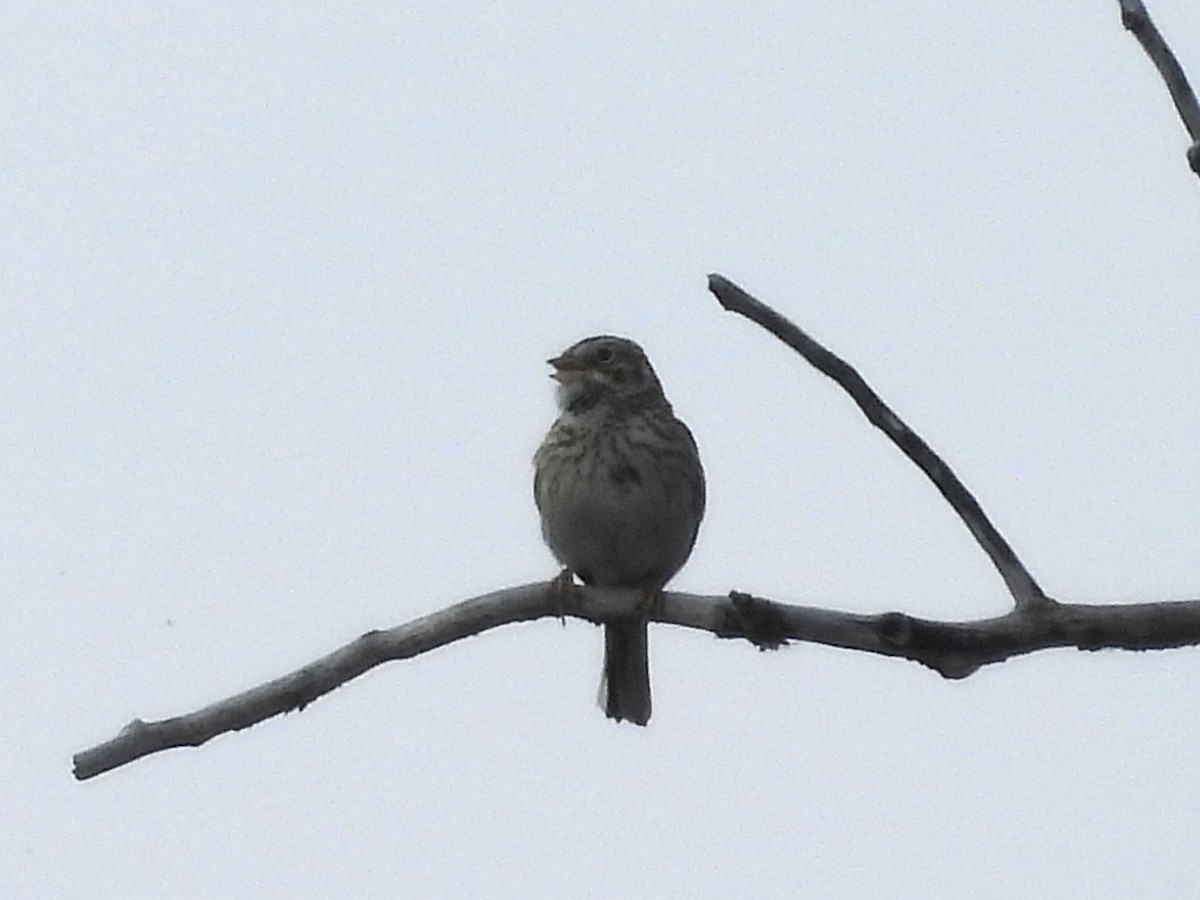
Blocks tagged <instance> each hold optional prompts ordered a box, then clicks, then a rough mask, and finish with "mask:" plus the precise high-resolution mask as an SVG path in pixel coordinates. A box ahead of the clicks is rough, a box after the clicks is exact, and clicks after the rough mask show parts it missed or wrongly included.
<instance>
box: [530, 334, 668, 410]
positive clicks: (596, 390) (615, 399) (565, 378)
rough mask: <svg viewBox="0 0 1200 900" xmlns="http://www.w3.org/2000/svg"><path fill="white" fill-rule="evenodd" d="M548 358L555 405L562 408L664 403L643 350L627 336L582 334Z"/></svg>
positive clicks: (660, 388) (660, 385) (660, 386)
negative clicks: (555, 392) (555, 395)
mask: <svg viewBox="0 0 1200 900" xmlns="http://www.w3.org/2000/svg"><path fill="white" fill-rule="evenodd" d="M547 362H549V363H550V365H551V366H553V367H554V371H553V372H551V373H550V377H551V378H553V379H554V380H556V381H557V382H558V405H559V408H560V409H562V410H563V411H564V412H576V413H578V412H583V411H585V410H587V409H590V408H592V407H594V406H597V405H600V404H606V403H607V404H610V405H617V406H622V405H634V406H636V405H640V404H643V403H645V404H651V405H652V404H655V403H666V397H664V396H663V389H662V384H661V383H660V382H659V380H658V376H657V375H655V374H654V369H653V367H652V366H651V365H650V360H649V359H647V358H646V353H645V351H643V350H642V348H641V347H639V346H638V345H637V344H635V343H634V342H633V341H631V340H629V339H628V338H621V337H613V336H612V335H607V334H605V335H599V336H597V337H590V338H584V339H583V340H582V341H579V342H578V343H576V344H572V345H571V346H570V347H568V348H567V349H566V350H565V351H563V353H562V354H561V355H559V356H556V357H554V358H553V359H550V360H547Z"/></svg>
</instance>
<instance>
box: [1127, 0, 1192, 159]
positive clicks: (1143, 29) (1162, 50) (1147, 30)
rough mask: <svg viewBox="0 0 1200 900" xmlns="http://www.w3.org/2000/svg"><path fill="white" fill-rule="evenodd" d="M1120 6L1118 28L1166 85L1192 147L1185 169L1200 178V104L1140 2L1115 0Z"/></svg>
mask: <svg viewBox="0 0 1200 900" xmlns="http://www.w3.org/2000/svg"><path fill="white" fill-rule="evenodd" d="M1118 3H1119V4H1120V6H1121V24H1122V25H1124V26H1125V28H1126V30H1128V31H1131V32H1133V36H1134V37H1136V38H1137V39H1138V43H1140V44H1141V45H1142V49H1143V50H1145V51H1146V55H1147V56H1149V57H1150V61H1151V62H1153V63H1154V65H1155V67H1156V68H1157V69H1158V74H1159V75H1161V76H1162V79H1163V81H1164V82H1166V85H1167V90H1168V91H1170V93H1171V100H1172V102H1174V104H1175V109H1176V110H1177V111H1178V112H1179V118H1180V119H1182V120H1183V126H1184V127H1185V128H1186V129H1187V130H1188V134H1189V135H1191V138H1192V146H1191V147H1190V148H1188V154H1187V158H1188V165H1190V166H1191V168H1192V171H1193V172H1195V173H1196V174H1197V175H1200V104H1198V103H1197V102H1196V93H1195V92H1194V91H1193V90H1192V86H1191V85H1190V84H1188V80H1187V75H1186V74H1184V71H1183V66H1181V65H1180V64H1179V60H1178V59H1176V58H1175V54H1174V53H1173V52H1172V51H1171V48H1170V47H1169V46H1167V42H1166V41H1165V40H1164V39H1163V36H1162V34H1160V33H1159V30H1158V27H1157V26H1156V25H1155V24H1154V20H1153V19H1151V18H1150V13H1149V11H1148V10H1147V9H1146V5H1145V4H1144V3H1142V0H1118Z"/></svg>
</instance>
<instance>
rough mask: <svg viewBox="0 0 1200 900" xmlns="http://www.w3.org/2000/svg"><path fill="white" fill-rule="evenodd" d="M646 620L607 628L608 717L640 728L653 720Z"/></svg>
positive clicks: (604, 698)
mask: <svg viewBox="0 0 1200 900" xmlns="http://www.w3.org/2000/svg"><path fill="white" fill-rule="evenodd" d="M648 637H649V636H648V635H647V633H646V623H645V621H634V622H621V623H618V624H613V625H605V626H604V681H603V683H602V684H601V686H600V699H601V703H602V705H603V706H604V714H605V715H606V716H608V717H609V718H610V719H616V720H617V721H618V722H620V721H622V720H624V721H628V722H633V723H635V724H637V725H645V724H646V723H647V722H648V721H650V655H649V648H648Z"/></svg>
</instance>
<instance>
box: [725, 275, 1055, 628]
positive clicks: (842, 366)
mask: <svg viewBox="0 0 1200 900" xmlns="http://www.w3.org/2000/svg"><path fill="white" fill-rule="evenodd" d="M708 289H709V290H710V291H712V292H713V294H714V295H715V296H716V298H717V301H718V302H719V303H720V304H721V306H723V307H724V308H725V309H727V310H729V311H730V312H735V313H738V314H740V315H743V316H745V317H746V318H747V319H749V320H750V321H751V322H755V323H756V324H758V325H761V326H762V327H763V328H765V329H766V330H767V331H769V332H771V334H773V335H775V337H777V338H779V339H780V340H781V341H783V342H784V343H785V344H787V345H788V346H789V347H791V348H792V349H793V350H795V351H796V352H797V353H799V354H800V355H801V356H803V357H804V358H805V359H806V360H808V361H809V362H810V363H811V364H812V365H813V366H814V367H815V368H816V369H817V370H818V371H819V372H821V373H822V374H824V375H828V376H829V377H830V378H832V379H833V380H834V381H836V382H837V383H838V384H839V385H840V386H841V388H842V389H843V390H844V391H845V392H846V393H848V394H849V395H850V396H851V397H852V398H853V399H854V402H855V403H857V404H858V408H859V409H861V410H862V411H863V415H865V416H866V417H867V420H868V421H869V422H870V423H871V424H872V425H874V426H875V427H876V428H878V429H879V430H880V431H882V432H883V433H884V434H886V435H887V436H888V438H890V439H891V441H892V443H894V444H895V445H896V446H897V447H899V448H900V450H901V452H902V453H903V454H904V455H905V456H907V457H908V458H909V459H910V460H912V462H913V463H914V464H915V465H916V466H917V468H919V469H920V470H921V471H922V472H924V473H925V475H926V476H927V477H928V478H929V480H930V481H932V482H933V484H934V487H936V488H937V489H938V491H939V492H940V493H941V495H942V496H943V497H945V498H946V501H947V502H948V503H949V504H950V506H951V507H953V508H954V511H955V512H956V513H958V515H959V518H961V519H962V520H963V522H964V523H966V526H967V528H968V529H970V531H971V534H972V535H974V537H975V540H976V541H978V543H979V546H981V547H982V548H983V551H984V553H986V554H987V555H988V558H989V559H990V560H991V561H992V565H994V566H995V567H996V570H997V571H998V572H999V573H1000V577H1001V578H1003V579H1004V583H1005V585H1007V586H1008V591H1009V593H1010V594H1012V597H1013V600H1014V601H1015V603H1016V606H1017V608H1018V609H1031V608H1034V607H1042V606H1049V605H1051V604H1053V603H1054V601H1053V600H1051V599H1050V598H1049V597H1047V596H1046V594H1045V593H1044V592H1043V591H1042V589H1041V588H1040V587H1039V586H1038V583H1037V582H1036V581H1035V580H1034V578H1033V576H1032V575H1031V574H1030V573H1029V571H1028V570H1027V569H1026V568H1025V566H1024V564H1022V562H1021V560H1020V559H1018V558H1017V555H1016V553H1015V552H1013V549H1012V547H1010V546H1009V544H1008V541H1006V540H1005V539H1004V538H1003V536H1001V534H1000V532H999V531H997V530H996V527H995V526H994V525H992V523H991V521H990V520H989V519H988V517H987V515H986V514H985V513H984V511H983V509H982V508H981V507H980V506H979V503H978V502H977V501H976V500H975V498H974V497H973V496H972V495H971V492H970V491H968V490H967V489H966V487H965V486H964V485H963V483H962V482H961V481H959V480H958V476H956V475H955V474H954V472H953V471H951V469H950V467H949V466H948V465H946V462H945V460H943V459H942V458H941V457H940V456H938V454H937V453H935V452H934V450H933V448H931V447H930V446H929V445H928V444H926V443H925V441H924V440H922V439H921V437H920V435H918V434H917V433H916V432H914V431H913V430H912V429H911V428H909V427H908V425H906V424H905V423H904V421H903V420H902V419H901V418H900V417H899V416H898V415H896V414H895V413H894V412H892V410H891V408H890V407H889V406H888V405H887V404H886V403H884V402H883V400H882V399H880V397H879V395H878V394H876V393H875V391H873V390H872V389H871V387H870V385H868V384H867V383H866V382H865V381H864V380H863V378H862V376H861V375H859V374H858V372H857V371H855V369H854V367H853V366H851V365H850V364H849V363H847V362H846V361H845V360H843V359H842V358H841V357H839V356H838V355H837V354H835V353H832V352H831V351H829V350H827V349H826V348H825V347H823V346H821V344H819V343H817V342H816V341H815V340H813V339H812V338H811V337H809V335H807V334H806V333H805V332H804V331H802V330H801V329H800V328H799V327H798V326H797V325H796V324H795V323H793V322H791V321H790V320H788V319H787V318H785V317H784V316H782V315H780V314H779V313H777V312H776V311H775V310H773V309H771V307H769V306H767V305H766V304H765V303H763V302H761V301H760V300H756V299H755V298H754V297H752V296H750V295H749V294H747V293H746V292H745V291H744V290H742V289H741V288H740V287H738V286H737V285H736V284H734V283H733V282H732V281H730V280H729V279H728V278H725V277H724V276H722V275H717V274H712V275H709V276H708Z"/></svg>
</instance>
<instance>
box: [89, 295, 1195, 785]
mask: <svg viewBox="0 0 1200 900" xmlns="http://www.w3.org/2000/svg"><path fill="white" fill-rule="evenodd" d="M708 287H709V290H710V291H711V292H712V293H713V295H714V296H715V297H716V299H717V301H718V302H719V303H720V304H721V306H722V307H724V308H725V309H726V310H728V311H730V312H734V313H737V314H739V315H741V316H743V317H745V318H747V319H749V320H750V321H752V322H754V323H756V324H758V325H760V326H761V327H763V328H764V329H765V330H767V331H768V332H770V333H771V334H773V335H775V337H777V338H778V339H779V340H781V341H783V342H784V343H785V344H787V345H788V346H789V347H791V348H792V349H794V350H795V351H796V352H797V353H799V354H800V355H801V356H803V357H804V358H805V360H807V361H808V362H809V363H810V364H811V365H812V366H813V367H814V368H816V369H817V370H818V371H819V372H821V373H822V374H824V375H827V376H828V377H829V378H831V379H833V380H834V381H835V382H837V384H838V385H839V386H840V387H841V388H842V389H843V390H844V391H845V392H846V393H847V394H848V395H849V396H850V397H851V399H852V400H853V401H854V402H855V403H856V404H857V405H858V407H859V409H860V410H861V411H862V413H863V415H864V416H865V417H866V418H867V421H868V422H870V423H871V424H872V425H874V426H875V427H876V428H877V429H879V431H881V432H882V433H883V434H884V436H886V437H887V438H888V439H889V440H890V441H891V442H892V443H893V444H895V446H896V447H897V449H899V450H900V452H901V453H903V454H904V455H905V456H906V457H907V458H908V459H909V460H910V461H911V462H912V463H913V464H914V465H915V466H917V468H919V469H920V470H921V472H922V473H924V475H925V476H926V477H927V478H928V479H929V480H930V482H931V483H932V484H933V486H934V487H935V488H936V489H937V491H938V492H939V493H940V494H941V495H942V497H943V498H944V499H945V500H946V502H947V503H948V504H949V505H950V507H951V509H952V510H953V511H954V512H955V514H956V515H958V517H959V518H960V519H961V520H962V523H963V525H964V526H965V527H966V528H967V530H968V531H969V532H970V533H971V536H972V537H973V538H974V539H975V541H976V543H977V544H978V545H979V546H980V549H982V550H983V552H984V553H985V554H986V555H987V557H988V559H989V560H990V561H991V563H992V565H993V567H994V568H995V569H996V572H997V574H998V575H999V576H1000V578H1001V580H1002V581H1003V582H1004V584H1005V586H1006V587H1007V588H1008V592H1009V594H1010V595H1011V597H1012V601H1013V608H1012V610H1011V611H1010V612H1009V613H1007V614H1006V615H1002V616H997V617H994V618H989V619H979V620H976V621H968V622H939V621H932V620H929V619H922V618H918V617H916V616H910V615H908V614H906V613H902V612H886V613H879V614H874V615H863V614H859V613H851V612H844V611H839V610H836V609H826V608H821V607H815V606H797V605H791V604H786V603H780V602H778V601H775V600H769V599H764V598H761V597H755V596H752V595H751V594H747V593H742V592H739V591H732V592H730V593H729V594H728V595H724V596H710V595H703V594H685V593H678V592H674V591H672V592H667V593H665V594H663V595H662V597H661V598H660V600H659V602H657V603H656V604H654V608H653V609H652V610H650V614H649V618H650V621H652V622H658V623H662V624H665V625H676V626H679V627H682V628H692V629H695V630H698V631H707V632H709V633H711V634H714V635H716V636H717V637H719V638H727V639H742V640H747V641H749V642H750V643H752V644H754V645H755V646H757V647H758V648H760V649H763V650H773V649H777V648H780V647H783V646H785V645H786V644H789V643H792V642H807V643H814V644H825V645H827V646H831V647H841V648H844V649H847V650H859V651H862V652H865V653H876V654H880V655H883V656H895V657H899V658H901V659H909V660H912V661H913V662H918V663H920V664H921V665H923V666H926V667H928V668H930V669H933V670H934V671H935V672H938V673H939V674H941V675H942V676H943V677H945V678H965V677H966V676H968V675H970V674H972V673H973V672H976V671H978V670H979V669H980V668H982V667H983V666H985V665H989V664H991V663H998V662H1002V661H1004V660H1006V659H1010V658H1011V657H1014V656H1021V655H1023V654H1026V653H1033V652H1034V651H1037V650H1045V649H1049V648H1051V647H1076V648H1078V649H1080V650H1102V649H1109V648H1112V649H1122V650H1160V649H1165V648H1168V647H1181V646H1188V645H1194V644H1200V600H1185V601H1175V602H1164V603H1140V604H1129V605H1094V606H1093V605H1086V604H1076V603H1061V602H1059V601H1057V600H1055V599H1053V598H1051V597H1049V596H1047V595H1046V594H1045V593H1044V592H1043V591H1042V589H1041V587H1039V586H1038V583H1037V581H1036V580H1035V579H1034V577H1033V575H1032V574H1031V573H1030V572H1029V571H1028V570H1027V569H1026V568H1025V565H1024V564H1023V563H1022V562H1021V560H1020V559H1019V558H1018V557H1017V555H1016V553H1015V552H1014V551H1013V549H1012V547H1011V546H1010V545H1009V543H1008V542H1007V541H1006V540H1005V539H1004V537H1003V536H1002V535H1001V534H1000V532H999V531H998V530H997V529H996V527H995V526H994V525H993V524H992V523H991V521H990V520H989V519H988V517H987V514H986V513H985V512H984V511H983V508H982V507H981V506H980V505H979V503H978V501H977V500H976V499H975V497H974V496H973V495H972V494H971V492H970V491H968V490H967V488H966V486H965V485H963V483H962V482H961V481H960V480H959V479H958V477H957V476H956V475H955V474H954V472H953V471H951V469H950V467H949V466H948V465H947V464H946V462H945V461H944V460H943V459H942V458H941V457H940V456H939V455H938V454H937V453H936V452H935V451H934V450H933V448H932V447H930V446H929V444H927V443H926V442H925V441H924V439H922V438H921V437H920V436H919V435H917V434H916V433H915V432H913V431H912V429H910V428H909V427H908V425H906V424H905V422H904V420H903V419H901V418H900V416H898V415H897V414H896V413H895V412H894V411H893V410H892V409H891V408H890V407H889V406H888V405H887V404H886V403H884V401H883V400H882V398H880V397H879V395H878V394H876V393H875V391H874V390H873V389H872V388H871V387H870V386H869V385H868V384H867V383H866V381H865V380H864V379H863V378H862V376H861V375H859V374H858V372H857V371H856V370H855V369H854V367H853V366H851V365H850V364H849V363H847V362H846V361H845V360H843V359H841V358H840V357H838V356H837V355H836V354H834V353H833V352H832V351H830V350H828V349H826V348H825V347H824V346H822V345H821V344H820V343H818V342H817V341H816V340H815V339H813V338H812V337H811V336H810V335H808V334H806V333H805V332H804V331H803V330H801V329H800V328H799V327H798V326H797V325H795V324H794V323H793V322H791V321H789V320H788V319H787V318H785V317H784V316H782V315H781V314H780V313H778V312H776V311H775V310H774V309H772V308H771V307H769V306H767V305H766V304H764V303H762V302H760V301H759V300H757V299H755V298H754V297H752V296H750V294H748V293H746V292H745V291H744V290H742V289H741V288H740V287H738V286H737V285H735V284H734V283H733V282H731V281H729V280H728V279H727V278H724V277H723V276H721V275H710V276H709V279H708ZM643 603H644V597H643V596H642V594H641V592H638V591H626V590H612V589H604V588H595V587H578V586H572V587H571V589H569V590H567V589H564V588H563V586H562V585H561V584H560V583H559V582H558V580H557V579H556V580H555V581H551V582H535V583H533V584H525V585H520V586H517V587H509V588H503V589H501V590H498V591H493V592H491V593H488V594H483V595H482V596H479V597H474V598H472V599H470V600H464V601H463V602H461V603H458V604H456V605H454V606H451V607H448V608H446V609H443V610H441V611H439V612H435V613H432V614H430V615H427V616H425V617H423V618H420V619H416V620H414V621H412V622H409V623H407V624H404V625H399V626H396V627H395V628H391V629H389V630H387V631H370V632H367V633H366V634H364V635H362V636H361V637H359V638H357V639H356V640H354V641H351V642H350V643H349V644H346V645H345V646H344V647H341V648H340V649H338V650H335V651H334V652H333V653H330V654H329V655H328V656H325V657H323V658H321V659H318V660H317V661H315V662H313V663H310V664H309V665H307V666H304V667H303V668H300V669H297V670H296V671H295V672H292V673H291V674H289V675H284V676H282V677H281V678H277V679H275V680H274V681H269V682H267V683H266V684H263V685H260V686H258V687H256V688H252V689H251V690H248V691H245V692H243V693H241V694H237V695H235V696H233V697H229V698H227V699H225V700H222V701H220V702H218V703H214V704H212V705H211V706H207V707H205V708H203V709H200V710H197V711H196V712H192V713H188V714H186V715H182V716H176V717H174V718H170V719H163V720H161V721H157V722H143V721H141V720H140V719H135V720H134V721H133V722H131V723H130V724H129V725H127V726H125V728H123V729H122V730H121V732H120V733H119V734H118V735H117V736H116V737H115V738H113V739H112V740H109V741H106V742H105V743H103V744H100V745H98V746H95V747H92V748H91V749H89V750H85V751H83V752H81V753H79V754H76V756H75V758H74V764H75V766H74V774H75V777H76V778H77V779H79V780H84V779H88V778H94V777H95V776H97V775H99V774H101V773H103V772H107V771H110V770H112V769H115V768H117V767H119V766H122V765H125V764H126V763H129V762H132V761H134V760H136V759H140V758H141V757H143V756H148V755H149V754H151V753H157V752H158V751H160V750H167V749H170V748H172V747H196V746H199V745H201V744H203V743H205V742H206V741H208V740H210V739H212V738H213V737H216V736H217V735H219V734H224V733H225V732H229V731H239V730H241V729H243V728H249V727H250V726H251V725H254V724H257V723H258V722H261V721H263V720H265V719H269V718H271V717H272V716H277V715H280V714H281V713H286V712H291V711H293V710H299V709H303V708H304V707H305V706H307V705H308V704H309V703H312V702H313V701H314V700H316V699H318V698H319V697H322V696H324V695H325V694H328V693H329V692H330V691H332V690H334V689H335V688H338V687H340V686H341V685H343V684H345V683H346V682H348V681H350V680H352V679H354V678H357V677H358V676H359V675H362V674H363V673H364V672H367V671H369V670H370V669H373V668H375V667H376V666H379V665H382V664H383V663H385V662H391V661H393V660H400V659H408V658H410V657H413V656H418V655H419V654H421V653H425V652H427V651H429V650H432V649H434V648H435V647H441V646H445V645H446V644H451V643H454V642H455V641H459V640H462V639H463V638H466V637H470V636H471V635H476V634H481V633H483V632H485V631H488V630H490V629H492V628H498V627H499V626H501V625H509V624H512V623H514V622H527V621H531V620H534V619H541V618H546V617H550V616H555V617H560V618H565V617H566V616H572V617H574V618H580V619H585V620H587V621H590V622H595V623H604V622H610V621H615V620H619V619H621V618H624V617H628V616H630V615H634V614H644V610H642V604H643Z"/></svg>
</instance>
